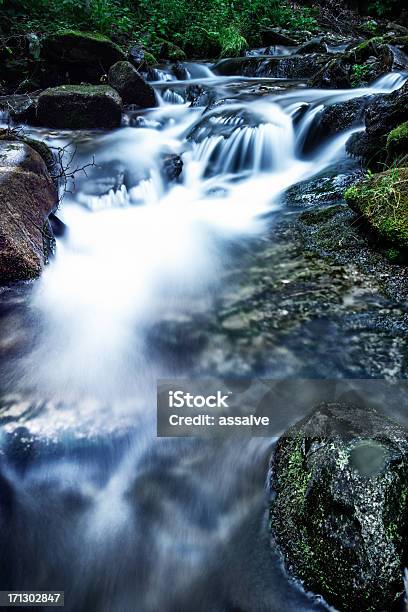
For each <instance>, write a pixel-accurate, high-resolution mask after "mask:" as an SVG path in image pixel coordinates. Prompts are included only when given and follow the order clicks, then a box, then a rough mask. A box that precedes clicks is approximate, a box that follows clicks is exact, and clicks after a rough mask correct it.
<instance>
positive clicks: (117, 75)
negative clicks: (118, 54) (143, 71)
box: [108, 62, 157, 108]
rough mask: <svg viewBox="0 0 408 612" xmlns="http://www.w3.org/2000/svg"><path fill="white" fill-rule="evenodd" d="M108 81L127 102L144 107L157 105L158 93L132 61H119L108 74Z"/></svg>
mask: <svg viewBox="0 0 408 612" xmlns="http://www.w3.org/2000/svg"><path fill="white" fill-rule="evenodd" d="M108 82H109V85H111V86H112V87H113V88H114V89H115V90H116V91H117V92H118V93H119V94H120V96H121V98H122V100H123V102H124V103H125V104H137V105H138V106H141V107H143V108H149V107H152V106H157V101H156V94H155V93H154V89H153V87H152V86H151V85H149V84H148V83H146V81H145V80H144V79H143V77H141V76H140V74H139V73H138V71H137V70H136V68H134V67H133V66H132V64H131V63H130V62H117V63H116V64H114V65H113V66H112V67H111V68H110V70H109V74H108Z"/></svg>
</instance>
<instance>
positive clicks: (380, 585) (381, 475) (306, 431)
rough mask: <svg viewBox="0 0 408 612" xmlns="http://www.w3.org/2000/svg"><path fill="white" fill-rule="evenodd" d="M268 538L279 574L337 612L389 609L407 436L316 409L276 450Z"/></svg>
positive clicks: (340, 407) (397, 573)
mask: <svg viewBox="0 0 408 612" xmlns="http://www.w3.org/2000/svg"><path fill="white" fill-rule="evenodd" d="M272 473H273V476H272V487H273V489H274V490H275V492H276V497H275V499H274V501H273V502H272V507H271V511H270V515H271V528H272V534H273V539H274V540H275V541H276V542H277V544H278V545H279V546H280V548H281V550H282V551H283V554H284V558H285V561H286V565H287V567H288V569H289V570H290V571H291V572H293V574H295V575H296V576H297V577H298V578H300V579H301V580H302V581H303V583H304V585H305V587H306V588H307V589H311V590H313V591H314V592H317V593H319V594H321V595H323V596H324V597H325V599H326V600H327V601H328V603H329V604H331V605H334V606H335V607H336V608H338V609H339V610H347V611H355V610H367V611H368V610H373V611H374V610H377V611H378V610H389V609H390V607H391V606H392V605H393V604H394V602H396V601H397V600H398V598H399V597H400V596H401V594H402V592H403V588H404V587H403V578H402V571H403V567H404V565H405V564H406V561H407V559H406V556H407V555H406V546H407V544H406V529H407V527H408V520H407V519H408V517H407V513H406V504H407V500H408V431H407V430H406V429H404V428H403V427H401V426H399V425H398V424H396V423H394V422H392V421H390V420H389V419H387V418H385V417H384V416H383V415H381V414H379V413H377V412H375V411H374V410H372V409H369V408H367V407H358V406H353V405H348V404H344V403H329V404H326V403H323V404H321V405H320V406H319V407H318V408H317V409H316V410H315V411H314V412H313V413H312V414H311V415H309V416H307V417H306V418H304V419H303V420H302V421H300V422H299V423H297V424H295V425H294V426H293V427H291V428H290V429H289V430H288V431H287V432H286V434H285V435H284V436H283V437H281V438H280V440H279V441H278V443H277V447H276V452H275V456H274V459H273V464H272Z"/></svg>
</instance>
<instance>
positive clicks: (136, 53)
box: [128, 45, 145, 66]
mask: <svg viewBox="0 0 408 612" xmlns="http://www.w3.org/2000/svg"><path fill="white" fill-rule="evenodd" d="M144 56H145V50H144V48H143V46H142V45H133V47H132V48H131V49H130V50H129V53H128V59H129V61H130V62H132V63H133V64H134V65H135V66H139V65H140V64H141V63H142V62H143V60H144Z"/></svg>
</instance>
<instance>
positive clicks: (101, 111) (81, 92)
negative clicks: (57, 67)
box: [37, 85, 122, 129]
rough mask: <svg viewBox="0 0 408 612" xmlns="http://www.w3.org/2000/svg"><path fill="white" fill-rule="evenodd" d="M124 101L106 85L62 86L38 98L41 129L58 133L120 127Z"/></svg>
mask: <svg viewBox="0 0 408 612" xmlns="http://www.w3.org/2000/svg"><path fill="white" fill-rule="evenodd" d="M121 114H122V100H121V98H120V96H119V94H118V92H117V91H115V90H114V89H112V87H109V86H107V85H62V86H61V87H53V88H51V89H46V90H45V91H43V92H42V93H41V94H40V96H39V98H38V108H37V122H38V123H39V125H45V126H48V127H53V128H59V129H64V128H66V129H91V128H106V129H112V128H115V127H119V125H120V122H121Z"/></svg>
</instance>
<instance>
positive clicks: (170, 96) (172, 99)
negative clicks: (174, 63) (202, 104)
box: [162, 89, 185, 104]
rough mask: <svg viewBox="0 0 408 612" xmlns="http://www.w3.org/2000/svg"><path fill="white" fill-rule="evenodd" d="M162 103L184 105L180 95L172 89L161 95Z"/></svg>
mask: <svg viewBox="0 0 408 612" xmlns="http://www.w3.org/2000/svg"><path fill="white" fill-rule="evenodd" d="M162 100H163V102H165V103H167V104H184V103H185V100H184V98H183V96H182V95H180V94H179V93H177V92H176V91H173V90H172V89H166V91H165V92H164V93H163V95H162Z"/></svg>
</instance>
